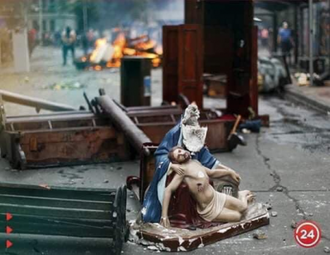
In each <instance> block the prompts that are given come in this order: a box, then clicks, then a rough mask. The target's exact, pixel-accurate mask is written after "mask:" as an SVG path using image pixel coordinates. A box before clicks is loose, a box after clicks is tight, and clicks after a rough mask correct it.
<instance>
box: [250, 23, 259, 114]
mask: <svg viewBox="0 0 330 255" xmlns="http://www.w3.org/2000/svg"><path fill="white" fill-rule="evenodd" d="M258 95H259V91H258V27H257V26H254V27H253V29H252V42H251V78H250V100H251V107H252V109H253V111H254V112H255V114H256V115H258Z"/></svg>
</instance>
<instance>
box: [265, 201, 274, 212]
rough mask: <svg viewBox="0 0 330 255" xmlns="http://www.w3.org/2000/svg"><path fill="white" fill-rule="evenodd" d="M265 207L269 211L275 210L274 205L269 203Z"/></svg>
mask: <svg viewBox="0 0 330 255" xmlns="http://www.w3.org/2000/svg"><path fill="white" fill-rule="evenodd" d="M263 205H264V206H265V207H266V208H267V210H268V211H269V210H271V209H272V208H273V207H272V205H271V204H270V203H268V202H266V203H264V204H263Z"/></svg>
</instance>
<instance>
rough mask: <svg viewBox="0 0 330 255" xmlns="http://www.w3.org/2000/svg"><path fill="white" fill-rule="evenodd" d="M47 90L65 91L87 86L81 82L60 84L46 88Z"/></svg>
mask: <svg viewBox="0 0 330 255" xmlns="http://www.w3.org/2000/svg"><path fill="white" fill-rule="evenodd" d="M44 88H45V89H52V90H64V89H71V90H73V89H82V88H86V85H84V84H81V83H80V82H58V83H53V84H52V85H50V86H45V87H44Z"/></svg>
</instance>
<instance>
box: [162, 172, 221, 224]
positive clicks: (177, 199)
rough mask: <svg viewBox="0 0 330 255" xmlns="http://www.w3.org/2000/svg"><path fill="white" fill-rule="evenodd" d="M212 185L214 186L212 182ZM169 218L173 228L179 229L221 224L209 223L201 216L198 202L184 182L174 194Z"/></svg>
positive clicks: (167, 181) (168, 180) (168, 181)
mask: <svg viewBox="0 0 330 255" xmlns="http://www.w3.org/2000/svg"><path fill="white" fill-rule="evenodd" d="M174 175H175V173H174V172H173V173H172V174H171V175H169V176H168V177H167V180H166V186H167V185H168V184H169V183H170V182H171V181H172V179H173V177H174ZM210 184H211V185H212V182H211V181H210ZM212 186H213V185H212ZM168 216H169V220H170V223H171V226H172V227H177V228H209V227H212V226H217V225H219V224H221V223H213V222H208V221H206V220H204V219H203V218H201V217H200V216H199V214H198V212H197V205H196V201H195V200H194V198H193V197H192V196H191V195H190V192H189V189H188V186H187V185H186V184H185V183H184V182H182V183H181V184H180V186H179V187H178V189H177V190H176V191H175V192H174V193H173V194H172V197H171V201H170V204H169V209H168Z"/></svg>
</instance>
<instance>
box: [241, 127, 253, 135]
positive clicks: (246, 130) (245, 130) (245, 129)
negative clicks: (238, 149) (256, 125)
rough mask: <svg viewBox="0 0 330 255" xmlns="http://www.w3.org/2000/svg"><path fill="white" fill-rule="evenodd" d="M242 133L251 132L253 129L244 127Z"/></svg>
mask: <svg viewBox="0 0 330 255" xmlns="http://www.w3.org/2000/svg"><path fill="white" fill-rule="evenodd" d="M242 133H243V134H250V133H251V131H250V130H249V129H247V128H243V129H242Z"/></svg>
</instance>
